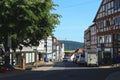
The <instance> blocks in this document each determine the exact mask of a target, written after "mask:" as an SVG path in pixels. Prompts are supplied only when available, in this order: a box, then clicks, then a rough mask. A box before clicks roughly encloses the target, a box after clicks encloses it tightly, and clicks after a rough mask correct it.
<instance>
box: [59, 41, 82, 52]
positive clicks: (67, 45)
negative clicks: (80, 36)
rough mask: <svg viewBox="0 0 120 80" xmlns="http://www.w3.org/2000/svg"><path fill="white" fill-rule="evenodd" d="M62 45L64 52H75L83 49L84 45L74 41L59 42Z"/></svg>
mask: <svg viewBox="0 0 120 80" xmlns="http://www.w3.org/2000/svg"><path fill="white" fill-rule="evenodd" d="M61 42H63V43H64V46H65V50H76V49H78V48H84V43H81V42H76V41H68V40H61Z"/></svg>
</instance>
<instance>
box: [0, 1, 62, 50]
mask: <svg viewBox="0 0 120 80" xmlns="http://www.w3.org/2000/svg"><path fill="white" fill-rule="evenodd" d="M55 6H56V4H54V3H53V1H52V0H0V34H1V36H2V39H3V41H7V40H6V39H7V38H8V36H9V37H11V38H12V48H14V49H15V48H16V47H17V46H18V45H19V44H23V45H25V46H32V45H36V44H38V42H39V40H41V39H44V38H46V37H48V36H49V35H51V34H52V32H53V30H54V28H55V27H56V25H58V24H59V23H60V22H59V18H60V15H59V14H54V13H51V11H52V10H54V9H55V8H54V7H55ZM4 43H6V45H7V42H4Z"/></svg>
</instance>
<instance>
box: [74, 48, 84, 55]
mask: <svg viewBox="0 0 120 80" xmlns="http://www.w3.org/2000/svg"><path fill="white" fill-rule="evenodd" d="M75 53H80V54H81V53H83V49H82V48H79V49H77V50H76V51H75Z"/></svg>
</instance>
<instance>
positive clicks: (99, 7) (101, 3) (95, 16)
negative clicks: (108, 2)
mask: <svg viewBox="0 0 120 80" xmlns="http://www.w3.org/2000/svg"><path fill="white" fill-rule="evenodd" d="M103 2H104V0H102V2H101V4H100V7H99V9H98V11H97V14H96V16H95V18H94V20H93V22H95V20H96V18H97V16H98V13H99V12H100V9H101V8H102V5H103Z"/></svg>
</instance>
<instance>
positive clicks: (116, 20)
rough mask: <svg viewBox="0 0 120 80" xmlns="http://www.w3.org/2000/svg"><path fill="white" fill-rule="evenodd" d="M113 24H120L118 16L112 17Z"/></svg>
mask: <svg viewBox="0 0 120 80" xmlns="http://www.w3.org/2000/svg"><path fill="white" fill-rule="evenodd" d="M114 24H115V25H118V24H120V17H116V18H115V19H114Z"/></svg>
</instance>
